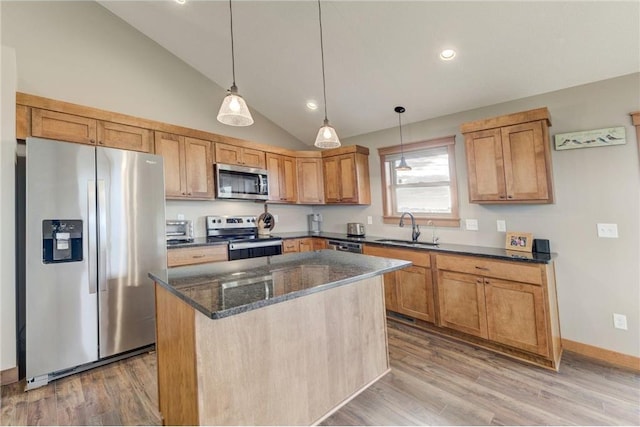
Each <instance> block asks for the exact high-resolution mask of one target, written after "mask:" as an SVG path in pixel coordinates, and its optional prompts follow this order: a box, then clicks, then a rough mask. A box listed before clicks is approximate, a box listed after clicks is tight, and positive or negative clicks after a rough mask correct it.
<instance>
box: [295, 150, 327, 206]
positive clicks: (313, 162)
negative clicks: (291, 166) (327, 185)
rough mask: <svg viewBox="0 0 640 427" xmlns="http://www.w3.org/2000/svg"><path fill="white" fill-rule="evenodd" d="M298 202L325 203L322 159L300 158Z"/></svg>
mask: <svg viewBox="0 0 640 427" xmlns="http://www.w3.org/2000/svg"><path fill="white" fill-rule="evenodd" d="M296 163H297V167H298V203H324V184H323V182H324V180H323V179H322V159H306V158H299V159H297V160H296Z"/></svg>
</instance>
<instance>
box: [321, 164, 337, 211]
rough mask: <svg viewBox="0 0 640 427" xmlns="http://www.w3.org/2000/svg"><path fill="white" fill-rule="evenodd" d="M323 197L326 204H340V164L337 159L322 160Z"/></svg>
mask: <svg viewBox="0 0 640 427" xmlns="http://www.w3.org/2000/svg"><path fill="white" fill-rule="evenodd" d="M322 171H323V177H324V197H325V201H326V202H327V203H338V202H340V162H339V159H338V158H337V157H327V158H325V159H323V160H322Z"/></svg>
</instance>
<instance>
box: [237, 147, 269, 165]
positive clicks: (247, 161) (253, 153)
mask: <svg viewBox="0 0 640 427" xmlns="http://www.w3.org/2000/svg"><path fill="white" fill-rule="evenodd" d="M242 164H243V165H244V166H249V167H252V168H259V169H265V168H266V167H267V163H266V161H265V158H264V151H260V150H253V149H251V148H243V149H242Z"/></svg>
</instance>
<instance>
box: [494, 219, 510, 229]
mask: <svg viewBox="0 0 640 427" xmlns="http://www.w3.org/2000/svg"><path fill="white" fill-rule="evenodd" d="M496 228H497V229H498V231H504V232H506V231H507V222H506V221H505V220H504V219H499V220H497V221H496Z"/></svg>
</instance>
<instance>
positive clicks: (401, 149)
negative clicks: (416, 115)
mask: <svg viewBox="0 0 640 427" xmlns="http://www.w3.org/2000/svg"><path fill="white" fill-rule="evenodd" d="M401 116H402V113H398V127H399V128H400V156H401V157H404V148H403V146H402V120H401V119H400V117H401Z"/></svg>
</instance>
